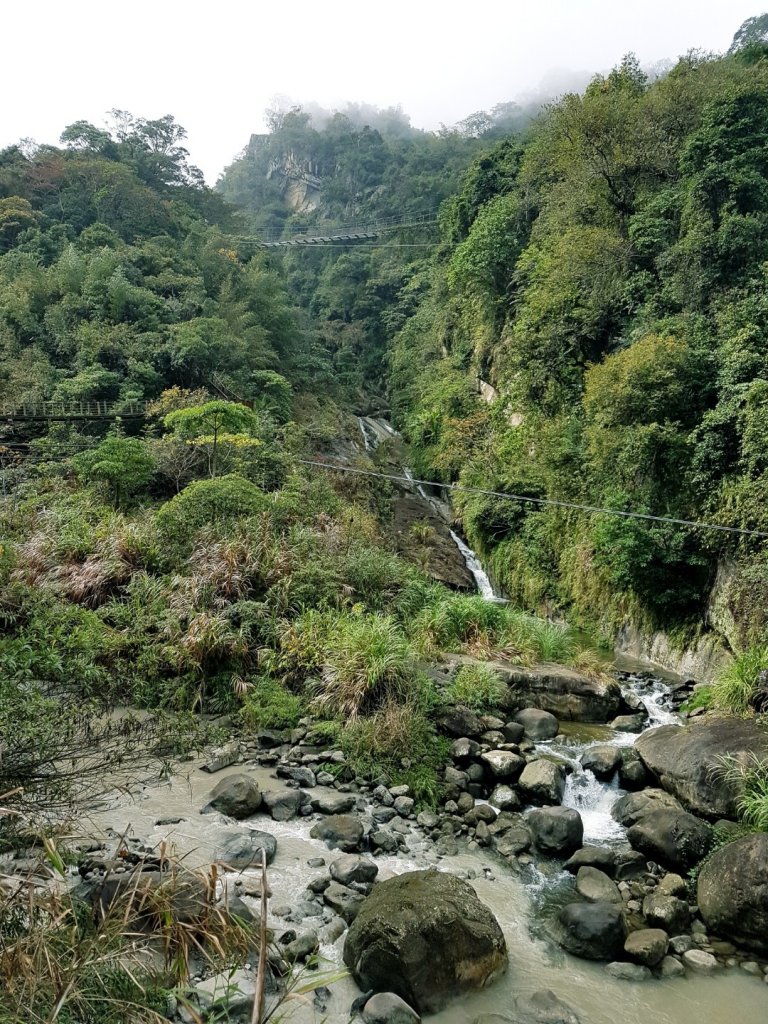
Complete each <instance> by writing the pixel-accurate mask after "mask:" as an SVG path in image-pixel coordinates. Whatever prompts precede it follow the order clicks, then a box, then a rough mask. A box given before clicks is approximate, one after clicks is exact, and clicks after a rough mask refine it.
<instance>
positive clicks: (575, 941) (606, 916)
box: [557, 903, 627, 960]
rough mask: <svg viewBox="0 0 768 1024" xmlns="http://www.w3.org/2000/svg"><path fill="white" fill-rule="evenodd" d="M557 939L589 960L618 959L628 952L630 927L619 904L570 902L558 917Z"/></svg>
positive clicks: (575, 953)
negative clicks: (625, 944) (627, 938)
mask: <svg viewBox="0 0 768 1024" xmlns="http://www.w3.org/2000/svg"><path fill="white" fill-rule="evenodd" d="M558 924H559V928H558V929H557V940H558V942H559V943H560V945H561V946H562V947H563V948H564V949H567V950H568V952H569V953H573V955H574V956H580V957H583V958H584V959H585V960H617V959H619V957H620V956H621V955H622V953H623V952H624V940H625V939H626V935H627V932H626V926H625V924H624V917H623V915H622V912H621V907H619V906H618V905H617V904H615V903H569V904H567V905H566V906H565V907H563V909H562V910H561V911H560V914H559V916H558Z"/></svg>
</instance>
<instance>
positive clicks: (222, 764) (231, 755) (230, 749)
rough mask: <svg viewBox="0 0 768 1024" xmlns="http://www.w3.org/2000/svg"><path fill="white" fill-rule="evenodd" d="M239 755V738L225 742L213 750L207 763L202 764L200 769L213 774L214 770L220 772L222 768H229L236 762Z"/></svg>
mask: <svg viewBox="0 0 768 1024" xmlns="http://www.w3.org/2000/svg"><path fill="white" fill-rule="evenodd" d="M239 757H240V744H239V742H238V741H237V740H232V741H231V742H230V743H225V744H224V745H223V746H221V747H217V748H216V749H215V750H212V751H211V753H210V754H209V756H208V760H207V761H206V762H205V764H201V765H200V771H203V772H209V773H210V774H211V775H213V773H214V772H220V771H221V770H222V768H228V767H229V766H230V765H231V764H234V763H235V761H237V759H238V758H239Z"/></svg>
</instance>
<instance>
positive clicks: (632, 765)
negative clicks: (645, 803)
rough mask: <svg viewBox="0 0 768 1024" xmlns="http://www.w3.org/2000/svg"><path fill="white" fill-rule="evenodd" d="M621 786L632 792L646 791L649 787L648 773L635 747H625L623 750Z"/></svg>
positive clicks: (620, 774) (620, 773) (620, 768)
mask: <svg viewBox="0 0 768 1024" xmlns="http://www.w3.org/2000/svg"><path fill="white" fill-rule="evenodd" d="M619 785H620V786H621V787H622V789H627V790H629V791H630V792H633V791H636V790H638V789H644V788H645V787H646V786H648V785H649V777H648V772H647V771H646V770H645V765H644V764H643V762H642V761H641V760H640V756H639V755H638V753H637V751H636V750H635V748H634V747H624V748H622V750H621V760H620V762H619Z"/></svg>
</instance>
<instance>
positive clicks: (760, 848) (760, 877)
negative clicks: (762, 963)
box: [697, 832, 768, 954]
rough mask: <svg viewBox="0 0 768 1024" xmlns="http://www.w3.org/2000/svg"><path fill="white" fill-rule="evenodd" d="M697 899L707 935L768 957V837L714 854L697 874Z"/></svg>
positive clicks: (738, 843)
mask: <svg viewBox="0 0 768 1024" xmlns="http://www.w3.org/2000/svg"><path fill="white" fill-rule="evenodd" d="M697 898H698V903H699V910H700V911H701V916H702V917H703V918H704V921H705V923H706V925H707V928H708V930H709V931H711V932H714V933H715V934H716V935H722V936H725V938H727V939H731V940H732V941H733V942H737V943H738V944H739V945H740V946H746V947H747V948H748V949H753V950H755V951H756V952H758V953H763V954H768V833H766V832H760V833H756V834H755V835H750V836H744V838H743V839H737V840H736V842H735V843H729V844H728V845H727V846H723V847H721V848H720V849H719V850H717V851H716V852H715V853H713V854H712V856H711V857H710V858H709V859H708V860H707V862H706V863H705V864H704V866H703V867H702V869H701V871H700V873H699V881H698V887H697Z"/></svg>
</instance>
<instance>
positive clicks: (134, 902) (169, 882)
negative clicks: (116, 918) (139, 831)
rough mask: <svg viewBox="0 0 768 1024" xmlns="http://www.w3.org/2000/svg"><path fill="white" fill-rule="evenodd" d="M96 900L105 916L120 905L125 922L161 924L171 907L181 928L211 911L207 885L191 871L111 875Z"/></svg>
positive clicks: (97, 891) (96, 892)
mask: <svg viewBox="0 0 768 1024" xmlns="http://www.w3.org/2000/svg"><path fill="white" fill-rule="evenodd" d="M91 898H92V900H93V901H94V904H95V905H96V906H97V907H98V909H99V910H100V911H101V913H103V912H104V911H106V910H107V908H108V907H110V906H111V905H112V903H115V902H116V901H119V904H120V914H121V915H122V916H124V917H125V920H155V921H156V920H157V918H158V917H159V916H160V915H161V914H162V911H163V908H165V907H169V908H170V909H171V911H172V913H173V915H174V917H175V918H176V920H177V921H179V923H180V924H194V923H195V922H196V921H199V920H200V919H202V918H204V917H205V916H206V915H207V914H208V913H209V912H210V908H211V892H210V889H209V887H208V884H207V881H206V879H204V878H201V877H199V876H198V875H196V874H194V873H193V872H191V871H185V870H182V871H178V872H176V871H173V872H172V871H142V870H140V868H136V869H134V870H133V871H128V872H125V873H123V874H119V875H118V874H112V875H107V876H106V877H105V879H104V881H103V882H101V883H100V884H97V886H96V888H95V889H94V890H93V893H92V897H91Z"/></svg>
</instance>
